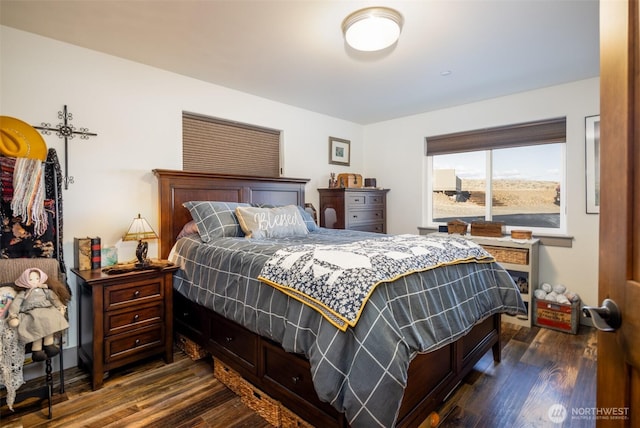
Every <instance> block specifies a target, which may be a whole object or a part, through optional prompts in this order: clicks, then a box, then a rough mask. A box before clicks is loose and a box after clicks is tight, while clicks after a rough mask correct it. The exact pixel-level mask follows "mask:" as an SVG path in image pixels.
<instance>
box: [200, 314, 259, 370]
mask: <svg viewBox="0 0 640 428" xmlns="http://www.w3.org/2000/svg"><path fill="white" fill-rule="evenodd" d="M216 324H217V327H213V326H212V327H211V340H212V341H213V342H214V343H215V344H216V345H218V346H220V347H222V348H226V349H225V350H226V351H229V353H231V354H233V355H232V356H233V357H237V358H239V359H240V360H239V361H238V362H239V363H243V365H244V366H246V367H251V368H255V366H256V362H257V354H258V336H256V335H255V334H252V333H251V332H250V331H249V330H247V329H246V328H244V327H242V326H240V325H238V324H235V323H230V322H228V321H227V320H226V319H224V318H222V317H216Z"/></svg>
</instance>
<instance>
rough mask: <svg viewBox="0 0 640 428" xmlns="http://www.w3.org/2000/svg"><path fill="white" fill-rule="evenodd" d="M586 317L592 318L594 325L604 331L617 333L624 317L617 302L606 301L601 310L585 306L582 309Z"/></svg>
mask: <svg viewBox="0 0 640 428" xmlns="http://www.w3.org/2000/svg"><path fill="white" fill-rule="evenodd" d="M582 313H584V316H586V317H588V318H591V320H592V321H593V325H594V326H595V327H596V328H597V329H598V330H602V331H615V330H617V329H618V327H620V324H622V315H621V314H620V308H618V305H617V304H616V302H614V301H613V300H611V299H604V300H603V301H602V306H600V307H599V308H596V307H593V306H585V307H583V308H582Z"/></svg>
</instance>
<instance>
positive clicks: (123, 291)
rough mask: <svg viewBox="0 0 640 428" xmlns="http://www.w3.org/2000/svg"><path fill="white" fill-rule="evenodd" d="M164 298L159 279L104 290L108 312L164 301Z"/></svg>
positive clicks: (113, 286) (105, 306)
mask: <svg viewBox="0 0 640 428" xmlns="http://www.w3.org/2000/svg"><path fill="white" fill-rule="evenodd" d="M163 298H164V293H163V289H162V281H161V280H160V279H158V278H151V279H148V280H146V281H136V282H130V283H125V284H118V285H110V286H108V287H105V288H104V308H105V310H107V311H110V310H114V309H119V308H122V307H125V306H130V305H137V304H141V303H146V302H150V301H155V300H162V299H163Z"/></svg>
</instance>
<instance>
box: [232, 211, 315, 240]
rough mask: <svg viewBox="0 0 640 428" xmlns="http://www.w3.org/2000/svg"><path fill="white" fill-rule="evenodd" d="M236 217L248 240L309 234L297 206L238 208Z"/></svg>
mask: <svg viewBox="0 0 640 428" xmlns="http://www.w3.org/2000/svg"><path fill="white" fill-rule="evenodd" d="M236 216H237V218H238V221H239V222H240V227H242V230H243V231H244V233H245V235H246V237H247V238H255V239H264V238H286V237H289V236H304V235H307V234H308V233H309V231H308V230H307V225H306V224H305V222H304V221H303V220H302V215H300V211H299V210H298V207H297V206H296V205H286V206H283V207H274V208H257V207H237V208H236Z"/></svg>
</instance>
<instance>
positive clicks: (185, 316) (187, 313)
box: [182, 312, 190, 318]
mask: <svg viewBox="0 0 640 428" xmlns="http://www.w3.org/2000/svg"><path fill="white" fill-rule="evenodd" d="M189 315H190V314H189V312H183V313H182V318H189Z"/></svg>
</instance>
